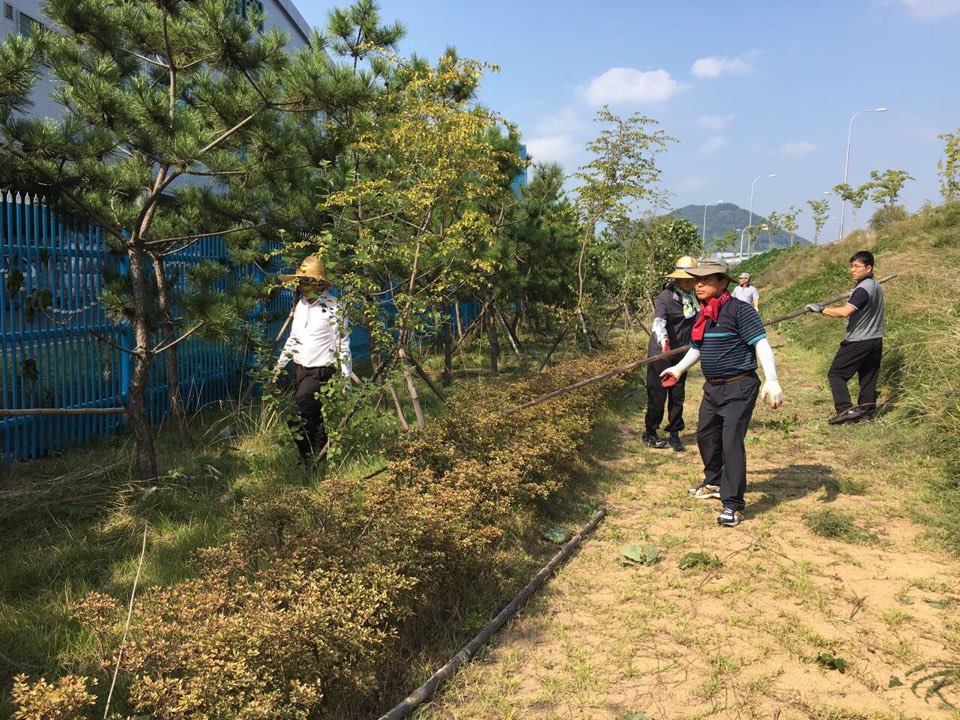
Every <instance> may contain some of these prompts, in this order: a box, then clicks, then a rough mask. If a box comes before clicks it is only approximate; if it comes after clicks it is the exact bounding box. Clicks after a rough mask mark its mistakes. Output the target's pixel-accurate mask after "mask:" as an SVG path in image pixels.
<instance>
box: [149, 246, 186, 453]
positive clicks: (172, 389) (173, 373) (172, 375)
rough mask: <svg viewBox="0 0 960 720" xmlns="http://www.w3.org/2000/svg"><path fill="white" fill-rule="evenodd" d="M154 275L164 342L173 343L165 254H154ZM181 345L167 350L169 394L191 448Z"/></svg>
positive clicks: (182, 441)
mask: <svg viewBox="0 0 960 720" xmlns="http://www.w3.org/2000/svg"><path fill="white" fill-rule="evenodd" d="M152 258H153V275H154V277H155V278H156V279H157V290H158V291H159V292H158V295H157V299H158V300H159V303H160V314H161V315H162V316H163V322H164V324H165V326H166V334H165V337H164V344H169V343H172V342H173V341H174V340H176V339H177V338H176V331H175V329H174V323H173V308H172V307H171V303H170V283H169V282H168V281H167V275H166V272H164V268H163V256H162V255H153V256H152ZM178 352H179V346H177V345H173V346H172V347H170V348H169V349H167V350H166V351H165V353H164V354H165V355H166V357H165V358H164V361H165V364H166V368H167V394H168V395H169V397H170V414H171V415H172V416H173V420H174V423H175V424H176V426H177V435H178V437H179V438H180V446H181V447H183V448H189V447H191V446H192V445H193V437H192V436H191V435H190V422H189V420H188V419H187V411H186V409H185V408H184V407H183V396H182V395H181V394H180V363H179V361H178V358H177V353H178Z"/></svg>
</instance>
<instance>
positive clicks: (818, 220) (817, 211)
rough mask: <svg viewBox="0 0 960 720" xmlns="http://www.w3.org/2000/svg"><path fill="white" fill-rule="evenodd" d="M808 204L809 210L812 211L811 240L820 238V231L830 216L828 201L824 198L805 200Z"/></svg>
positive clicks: (814, 240)
mask: <svg viewBox="0 0 960 720" xmlns="http://www.w3.org/2000/svg"><path fill="white" fill-rule="evenodd" d="M807 205H809V206H810V212H812V213H813V228H814V230H813V242H815V243H816V242H817V241H819V240H820V233H822V232H823V228H824V227H825V226H826V224H827V220H828V219H829V217H830V201H829V200H827V199H826V198H823V199H822V200H807Z"/></svg>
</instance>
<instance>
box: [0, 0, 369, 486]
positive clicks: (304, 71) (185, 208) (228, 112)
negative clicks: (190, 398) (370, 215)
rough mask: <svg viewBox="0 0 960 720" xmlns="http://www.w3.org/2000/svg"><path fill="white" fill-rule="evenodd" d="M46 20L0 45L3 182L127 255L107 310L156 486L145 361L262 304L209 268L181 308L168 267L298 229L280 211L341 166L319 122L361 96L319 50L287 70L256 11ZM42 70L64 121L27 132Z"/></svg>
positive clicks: (69, 4)
mask: <svg viewBox="0 0 960 720" xmlns="http://www.w3.org/2000/svg"><path fill="white" fill-rule="evenodd" d="M46 13H47V15H48V16H49V17H50V19H51V20H52V21H53V23H54V24H55V26H56V27H57V32H50V33H39V34H38V35H37V36H35V37H31V38H28V39H24V38H20V37H18V36H15V35H14V36H11V37H9V38H7V39H6V40H5V42H4V43H3V44H2V46H0V47H2V49H0V62H2V65H0V70H2V72H0V77H2V78H3V79H2V80H0V121H2V122H0V146H2V149H3V153H2V154H3V156H4V162H3V164H4V171H5V173H6V174H8V175H12V176H14V177H15V178H18V179H19V180H20V181H22V182H24V183H28V184H32V186H34V187H41V188H45V189H46V191H47V193H48V194H49V195H51V196H54V197H56V198H57V200H58V201H59V202H60V203H61V204H62V205H63V206H64V207H65V208H68V209H70V210H71V211H72V212H74V213H77V214H79V215H81V216H83V217H85V218H86V219H88V220H90V221H92V222H93V223H95V224H96V225H98V226H99V227H100V228H102V230H103V231H104V233H105V234H106V236H107V238H108V241H109V243H110V246H111V248H112V249H113V250H114V251H116V252H117V253H120V254H122V255H124V256H125V257H126V260H127V263H128V267H129V272H128V275H127V277H126V278H125V279H123V280H122V281H120V280H117V281H115V282H113V283H111V286H110V290H109V292H107V293H106V294H105V297H104V298H102V301H103V302H104V303H105V304H106V305H107V306H108V308H109V310H110V311H111V312H112V313H113V314H114V316H115V317H117V318H118V319H122V320H124V321H125V322H128V323H129V325H130V327H131V329H132V334H133V348H132V349H130V350H129V351H128V352H129V354H130V356H131V357H132V362H133V372H132V377H131V382H130V387H129V401H128V418H129V421H130V425H131V428H132V430H133V433H134V436H135V438H136V445H137V463H138V468H139V472H140V476H141V478H142V479H144V480H146V481H152V480H154V479H155V478H156V477H157V462H156V456H155V452H154V448H153V438H152V434H151V429H150V427H149V420H148V416H147V412H146V403H145V389H146V385H147V380H148V372H149V367H150V364H151V361H152V359H153V358H154V357H156V356H157V355H160V354H162V353H164V352H167V353H173V352H175V350H176V347H177V344H178V343H179V342H181V341H182V340H183V339H184V338H185V337H187V336H188V335H190V334H191V333H197V334H198V335H205V336H207V337H209V338H212V339H218V340H221V341H222V340H225V339H226V338H227V337H230V336H232V335H233V334H235V333H237V332H239V331H241V330H242V328H243V326H244V321H245V319H246V317H247V315H248V311H249V310H250V308H252V306H253V303H254V302H255V300H256V297H255V290H254V289H253V288H252V287H251V286H250V284H249V283H248V282H245V281H236V282H231V283H229V285H230V286H231V288H230V289H229V290H228V291H227V292H224V291H223V290H222V285H223V283H224V282H225V281H226V279H227V278H226V277H225V274H226V273H225V269H224V268H223V267H218V268H214V267H212V265H206V266H201V267H198V268H196V269H194V270H193V271H191V275H190V277H189V278H188V279H187V280H188V284H189V285H190V286H191V289H192V290H193V292H192V293H191V294H192V295H193V296H194V299H193V300H190V301H188V300H187V299H186V298H185V296H184V297H179V298H178V297H177V296H176V295H175V294H174V293H173V292H172V289H171V277H170V275H169V273H168V262H169V258H171V256H173V255H175V254H176V253H177V252H180V251H182V250H183V249H185V248H187V247H189V246H190V245H191V244H193V243H195V242H198V241H200V240H201V239H202V238H204V237H210V236H213V235H217V236H221V237H222V238H223V239H224V242H225V243H227V246H228V250H229V253H230V260H231V261H235V262H237V263H239V262H246V261H249V260H251V259H254V258H257V257H262V246H261V242H262V240H263V237H264V234H265V233H273V232H276V231H277V230H279V229H282V228H284V227H287V228H289V229H290V230H291V231H299V229H298V225H297V223H295V222H294V221H293V219H292V218H291V217H289V216H286V215H285V214H284V209H285V210H290V209H291V207H292V206H291V205H290V204H286V203H281V202H278V198H285V197H287V196H288V195H289V196H290V197H296V196H297V194H298V193H299V192H301V191H302V186H301V185H300V183H304V182H307V183H310V184H309V185H308V186H307V187H309V188H311V190H310V191H311V192H314V191H319V190H321V189H322V187H323V184H322V183H321V182H312V183H311V181H312V180H314V179H316V177H315V176H316V173H317V172H318V171H320V170H321V168H320V166H322V165H323V163H324V162H328V161H329V158H330V157H335V156H336V153H337V149H336V142H335V141H336V139H337V138H333V139H332V141H331V144H328V143H327V142H326V141H325V140H326V139H325V137H324V136H323V132H322V131H323V129H324V128H325V127H326V126H325V125H324V122H323V121H320V122H319V123H318V125H314V124H313V120H314V119H315V118H316V117H317V112H318V111H323V112H324V113H325V114H326V116H327V117H337V116H340V115H342V113H343V112H344V108H345V107H347V106H351V105H353V104H354V103H355V102H356V97H354V96H346V95H344V94H343V93H344V89H343V88H342V87H340V86H339V85H338V84H337V83H336V81H335V79H333V80H331V78H330V63H329V58H328V56H327V55H326V53H325V52H324V51H323V45H324V42H323V40H322V38H319V37H317V38H314V43H313V45H312V47H310V48H305V49H301V50H298V51H297V53H296V54H295V56H293V57H291V55H290V54H289V53H288V52H287V48H286V45H287V42H288V39H289V38H288V37H287V36H286V35H285V34H284V33H282V32H280V31H278V30H276V29H273V30H267V31H264V32H260V31H259V29H258V28H259V27H262V23H263V15H262V12H259V11H257V10H255V9H254V10H253V11H252V12H250V13H248V16H247V17H245V18H244V17H240V16H239V15H238V13H237V11H236V5H235V3H232V2H228V1H226V0H202V1H199V2H191V3H187V2H157V3H127V2H124V3H117V2H110V1H108V0H79V1H78V0H50V1H49V2H48V3H47V4H46ZM44 68H45V69H46V70H45V71H46V72H47V73H48V74H49V75H51V77H52V79H53V81H54V84H55V87H56V91H55V94H54V99H55V100H56V101H57V102H59V103H60V104H61V105H62V106H63V116H62V119H61V120H50V119H24V118H22V117H21V116H20V115H19V114H18V113H17V112H16V111H17V110H18V109H22V108H24V107H26V106H27V103H28V93H29V91H30V90H31V89H32V88H33V87H34V85H35V83H36V80H37V78H38V77H39V75H40V74H41V72H43V71H44ZM305 138H310V144H309V145H305V144H304V140H305ZM314 204H315V202H314ZM302 205H303V203H301V206H302ZM175 301H180V302H181V303H182V309H183V310H184V312H183V313H182V314H183V316H184V319H185V322H184V323H183V324H178V321H177V320H176V319H175V318H174V317H173V315H174V311H173V308H174V303H175ZM158 331H160V332H162V338H161V339H160V340H159V342H158V341H157V340H156V339H155V334H156V333H157V332H158ZM168 358H174V360H173V362H172V363H168V380H170V381H171V382H172V386H171V388H170V390H171V397H172V398H173V397H176V396H177V395H178V392H177V387H176V382H177V381H176V377H177V368H176V361H175V356H174V355H172V354H169V355H168ZM175 402H177V401H175Z"/></svg>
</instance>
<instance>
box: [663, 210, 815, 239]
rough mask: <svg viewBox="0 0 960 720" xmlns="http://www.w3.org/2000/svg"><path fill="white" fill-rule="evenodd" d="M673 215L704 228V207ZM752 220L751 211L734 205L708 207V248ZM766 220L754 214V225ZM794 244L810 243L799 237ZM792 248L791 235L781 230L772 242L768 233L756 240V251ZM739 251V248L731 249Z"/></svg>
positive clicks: (797, 236)
mask: <svg viewBox="0 0 960 720" xmlns="http://www.w3.org/2000/svg"><path fill="white" fill-rule="evenodd" d="M671 215H674V216H675V217H679V218H683V219H685V220H689V221H690V222H692V223H693V224H694V225H696V226H697V227H698V228H703V205H685V206H684V207H682V208H680V209H679V210H674V211H673V212H672V213H671ZM749 220H750V211H749V210H744V209H743V208H742V207H740V206H739V205H734V204H733V203H720V204H719V205H710V206H708V207H707V240H706V243H705V244H706V246H707V247H708V248H709V247H710V246H711V245H712V244H713V242H714V241H715V240H717V239H718V238H719V237H721V236H722V235H723V234H724V233H725V232H726V231H727V230H735V229H737V228H745V227H746V226H747V224H748V223H749ZM766 220H767V219H766V218H765V217H763V216H762V215H758V214H757V213H754V214H753V224H754V225H763V224H764V223H765V222H766ZM794 242H795V243H796V244H798V245H809V244H810V241H809V240H807V239H806V238H804V237H800V236H799V235H795V236H794ZM785 247H790V233H787V232H784V231H783V230H780V231H779V232H776V233H771V235H770V241H769V243H768V242H767V233H766V232H763V231H761V232H759V233H758V235H757V238H756V243H755V247H754V248H753V249H754V250H773V249H775V248H785ZM731 249H734V250H736V249H738V248H731Z"/></svg>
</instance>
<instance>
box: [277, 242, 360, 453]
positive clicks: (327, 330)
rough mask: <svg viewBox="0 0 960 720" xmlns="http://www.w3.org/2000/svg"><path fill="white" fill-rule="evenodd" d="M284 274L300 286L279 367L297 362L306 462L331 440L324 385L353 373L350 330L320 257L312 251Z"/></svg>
mask: <svg viewBox="0 0 960 720" xmlns="http://www.w3.org/2000/svg"><path fill="white" fill-rule="evenodd" d="M280 279H281V280H283V281H292V280H296V281H297V282H298V283H299V286H300V300H299V301H298V302H297V304H296V306H295V307H294V310H293V321H292V323H291V326H290V337H289V338H287V342H286V344H285V345H284V346H283V350H282V351H281V352H280V358H279V359H278V361H277V368H276V370H277V374H279V373H280V372H281V371H282V370H283V369H284V368H285V367H286V366H287V365H288V364H290V363H291V361H292V363H293V373H292V374H293V389H294V390H293V393H294V402H295V403H296V406H297V414H298V416H299V419H298V423H297V425H298V427H297V432H296V433H295V437H296V443H297V450H298V451H299V452H300V458H301V459H302V460H303V461H304V462H306V461H307V459H308V458H309V457H310V456H311V455H313V454H314V453H317V452H319V451H320V450H321V449H322V448H323V447H324V445H326V444H327V430H326V427H324V424H323V404H322V402H321V400H320V390H321V388H322V387H323V385H324V384H325V383H327V382H328V381H329V380H330V379H331V378H332V377H333V376H334V375H336V374H337V372H340V373H341V374H343V375H344V376H345V377H346V378H348V379H349V378H350V375H351V372H352V357H351V355H350V331H349V326H348V323H347V318H346V315H345V313H344V311H343V309H342V308H341V306H340V303H339V301H338V300H337V299H336V298H335V297H333V295H332V294H331V293H330V283H329V282H327V276H326V271H325V269H324V266H323V262H322V261H321V260H320V258H318V257H316V256H313V255H311V256H309V257H307V258H306V259H305V260H304V261H303V262H302V263H300V267H299V268H298V269H297V272H296V273H294V274H293V275H281V276H280ZM288 372H289V370H288Z"/></svg>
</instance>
